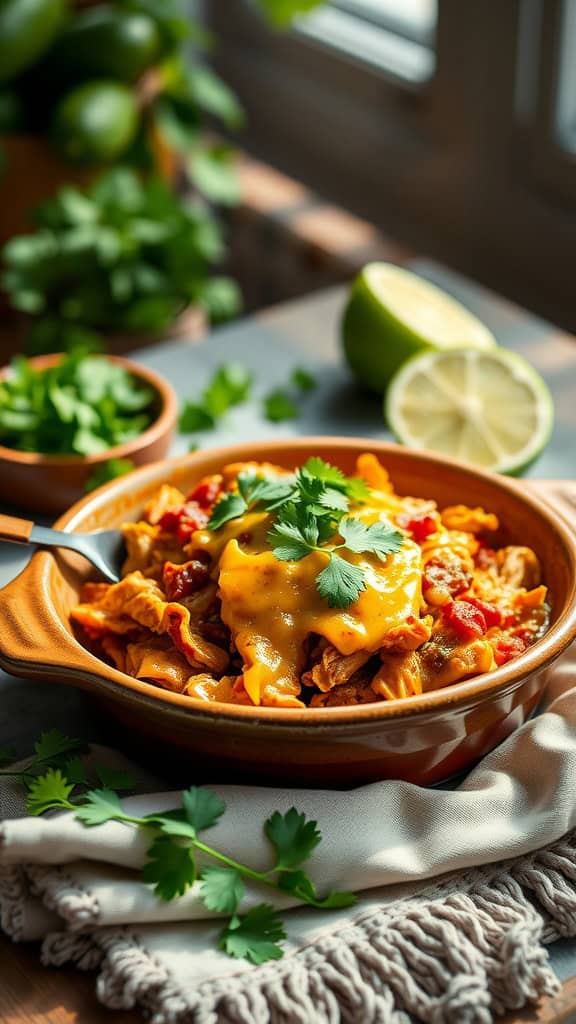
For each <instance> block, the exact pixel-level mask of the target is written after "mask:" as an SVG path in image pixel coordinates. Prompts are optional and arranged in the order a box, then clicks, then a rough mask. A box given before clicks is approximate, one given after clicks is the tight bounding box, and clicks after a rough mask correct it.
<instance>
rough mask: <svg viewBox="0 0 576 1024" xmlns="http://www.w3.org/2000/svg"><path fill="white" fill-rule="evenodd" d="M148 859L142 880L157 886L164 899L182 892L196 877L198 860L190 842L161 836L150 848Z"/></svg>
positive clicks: (156, 889) (181, 894) (155, 887)
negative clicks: (180, 841)
mask: <svg viewBox="0 0 576 1024" xmlns="http://www.w3.org/2000/svg"><path fill="white" fill-rule="evenodd" d="M147 856H148V860H147V861H146V864H145V865H144V867H143V868H142V881H143V882H147V883H149V884H150V885H153V886H154V892H155V893H156V895H157V896H158V897H159V899H161V900H173V899H175V898H176V897H177V896H183V895H184V893H185V892H186V890H187V889H189V888H190V886H191V885H193V884H194V882H195V881H196V862H195V860H194V853H193V851H192V849H191V847H189V846H181V845H180V844H179V843H177V842H174V840H172V839H170V838H168V837H167V836H159V837H158V838H157V839H155V840H154V842H153V843H152V846H151V847H150V849H149V850H148V852H147Z"/></svg>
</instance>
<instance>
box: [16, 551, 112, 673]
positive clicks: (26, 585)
mask: <svg viewBox="0 0 576 1024" xmlns="http://www.w3.org/2000/svg"><path fill="white" fill-rule="evenodd" d="M48 557H50V556H49V555H47V554H46V553H44V552H38V553H37V554H36V555H35V556H34V558H33V560H32V561H35V560H36V559H45V558H48ZM31 566H32V562H31V563H29V564H28V565H27V566H26V568H25V569H24V570H23V571H22V572H21V573H20V574H19V575H18V576H16V578H15V579H13V580H12V581H11V582H10V583H8V584H7V585H6V586H5V587H3V588H2V590H0V668H2V669H4V671H5V672H9V673H11V674H12V675H17V676H28V677H32V676H34V677H36V676H38V677H42V678H44V679H46V678H48V677H50V676H51V673H50V669H51V668H52V667H53V668H54V674H53V676H54V678H55V679H58V681H61V682H66V681H67V680H66V676H67V675H70V676H74V677H75V679H76V682H78V674H79V673H82V674H84V675H94V668H93V665H92V660H93V655H91V654H90V652H89V651H87V650H86V649H85V648H84V647H82V646H81V644H79V643H78V641H77V640H76V638H75V637H74V636H73V635H72V634H71V633H69V632H68V631H67V629H66V628H65V626H64V625H63V623H62V622H60V620H59V619H58V617H57V616H56V615H53V614H51V610H52V601H51V599H50V596H49V595H48V594H47V593H46V594H44V595H43V596H42V595H41V593H39V592H38V575H37V574H36V573H34V574H33V575H32V577H31V578H28V574H29V573H30V572H31ZM42 583H44V580H43V581H42ZM40 589H42V584H41V588H40ZM63 662H65V664H63Z"/></svg>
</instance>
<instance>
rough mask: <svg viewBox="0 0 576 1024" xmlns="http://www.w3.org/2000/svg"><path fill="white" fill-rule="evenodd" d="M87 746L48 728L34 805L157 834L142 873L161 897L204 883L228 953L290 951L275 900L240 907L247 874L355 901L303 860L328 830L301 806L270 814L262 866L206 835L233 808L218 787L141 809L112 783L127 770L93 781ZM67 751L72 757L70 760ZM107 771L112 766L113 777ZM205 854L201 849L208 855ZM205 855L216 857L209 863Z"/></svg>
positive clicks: (32, 786)
mask: <svg viewBox="0 0 576 1024" xmlns="http://www.w3.org/2000/svg"><path fill="white" fill-rule="evenodd" d="M80 749H82V744H80V743H79V741H77V740H70V739H69V738H68V737H65V736H62V735H61V734H60V733H57V731H56V730H53V731H52V732H51V733H45V734H43V736H42V737H41V739H40V741H39V743H38V744H37V745H36V755H35V758H34V759H33V761H32V766H34V769H33V770H36V769H37V768H40V766H41V764H42V763H44V764H48V765H49V766H48V767H47V768H46V769H45V770H44V771H43V772H41V773H40V774H36V775H34V774H32V775H31V776H30V777H22V781H23V782H24V783H25V784H26V785H27V788H28V799H27V808H28V811H29V813H30V814H32V815H40V814H43V813H45V812H46V811H52V810H67V811H73V812H74V814H75V817H76V819H77V820H78V821H80V822H81V823H82V824H83V825H85V826H86V827H87V828H93V827H96V826H98V825H102V824H104V823H105V822H107V821H119V822H122V823H124V824H125V825H127V826H131V827H136V828H138V829H141V830H143V831H144V832H145V834H147V835H148V836H149V838H150V845H149V847H148V850H147V860H146V863H145V864H144V867H143V869H142V874H141V877H142V881H143V882H145V883H146V884H148V885H151V886H152V887H153V889H154V892H155V894H156V896H157V897H158V898H159V899H162V900H173V899H177V898H178V897H180V896H183V895H184V894H185V893H186V892H187V891H188V889H189V888H190V887H191V886H192V885H194V884H195V883H197V884H198V895H199V897H200V899H201V900H202V902H203V903H204V905H205V907H206V908H207V910H209V911H211V912H213V913H218V914H222V915H224V917H225V918H226V920H225V922H224V925H223V928H222V930H221V932H220V934H219V937H218V946H219V948H220V949H222V950H223V951H224V952H225V953H227V954H228V955H229V956H231V957H237V958H243V959H246V960H249V961H250V962H251V963H253V964H260V963H264V962H265V961H267V960H277V959H279V958H280V957H282V955H283V950H282V947H281V945H280V943H281V942H282V940H283V939H284V938H285V937H286V933H285V929H284V924H283V921H282V918H281V916H280V914H279V913H278V912H277V911H276V910H275V909H274V907H272V906H271V905H270V904H268V903H259V904H257V905H256V906H253V907H252V908H251V909H250V910H248V911H247V912H245V913H243V912H241V905H242V901H243V900H244V897H245V894H246V885H245V883H246V881H251V882H256V883H258V884H259V885H260V886H264V887H266V888H268V889H271V890H274V891H276V892H281V893H284V894H286V893H289V894H290V895H291V896H293V897H294V898H295V899H297V900H298V901H299V902H301V903H304V904H307V905H309V906H311V907H316V908H319V909H323V910H327V909H337V908H341V907H348V906H351V905H352V904H353V903H354V902H355V900H356V897H355V895H354V894H353V893H351V892H340V891H333V890H331V891H330V892H328V893H326V894H324V895H321V894H320V893H318V891H317V889H316V886H315V884H314V882H313V880H312V879H311V878H310V876H309V875H308V874H307V872H306V871H305V870H304V867H303V865H304V864H305V862H306V861H307V860H308V859H309V858H310V857H311V855H312V854H313V852H314V850H315V849H316V847H317V846H318V844H319V843H320V842H321V839H322V836H321V833H320V830H319V828H318V824H317V822H316V821H312V820H310V819H307V818H306V817H305V815H304V814H301V813H300V812H299V811H297V810H296V808H295V807H291V808H290V809H289V810H288V811H286V812H284V813H282V812H280V811H274V813H273V814H271V815H270V817H269V818H267V819H266V821H265V822H264V826H263V830H264V836H265V837H266V839H267V841H268V843H269V845H270V848H271V853H272V866H271V867H270V868H269V869H268V870H267V871H258V870H256V869H255V868H252V867H250V865H248V864H243V863H240V862H239V861H237V860H235V859H233V858H232V857H230V856H228V854H226V853H225V852H224V851H223V850H221V849H219V848H217V847H216V846H213V845H210V844H209V843H207V842H206V841H205V839H204V833H205V832H207V831H208V830H209V829H211V828H213V827H214V826H215V825H217V824H218V822H219V821H220V819H221V818H222V816H223V815H224V813H225V811H226V804H225V802H224V801H223V800H222V798H221V797H220V796H219V795H218V794H217V793H215V792H214V791H213V790H211V789H208V788H207V787H204V786H191V787H190V788H189V789H187V790H185V791H184V792H183V793H182V804H181V806H180V807H176V808H174V809H172V810H168V811H163V812H161V813H154V814H148V815H145V816H144V817H137V816H134V815H131V814H128V813H127V812H125V811H124V809H123V807H122V804H121V802H120V798H119V796H118V793H117V792H116V789H115V788H112V783H116V788H121V786H122V784H123V783H125V782H126V781H127V780H126V778H125V777H124V773H117V772H116V773H115V772H114V771H113V770H111V769H103V768H102V769H98V774H99V776H100V778H101V781H102V784H103V785H102V788H94V789H91V788H87V772H86V770H85V769H84V766H83V763H82V761H81V760H80V759H79V758H78V757H75V758H72V759H70V757H69V755H70V753H72V752H75V751H76V752H77V751H78V750H80ZM65 757H68V761H67V762H65V763H64V762H63V758H65ZM27 771H28V770H27ZM106 772H108V773H109V774H108V784H106ZM13 774H20V775H22V773H13ZM130 781H131V780H130ZM198 855H200V856H201V857H202V861H201V863H199V860H198ZM206 860H208V861H209V863H207V864H206V863H205V861H206Z"/></svg>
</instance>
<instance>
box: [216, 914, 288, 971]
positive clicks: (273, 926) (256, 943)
mask: <svg viewBox="0 0 576 1024" xmlns="http://www.w3.org/2000/svg"><path fill="white" fill-rule="evenodd" d="M285 938H286V932H285V931H284V925H283V923H282V919H281V918H280V917H279V915H278V914H277V913H276V911H275V910H274V907H272V906H270V904H269V903H259V904H258V906H256V907H253V908H252V910H249V911H248V913H247V914H243V915H242V916H238V917H237V916H234V917H233V918H232V920H231V921H230V923H229V924H228V925H227V927H226V928H225V929H224V931H223V932H222V933H221V935H220V939H219V942H218V945H219V947H220V949H223V950H224V952H225V953H227V954H228V956H233V957H237V958H239V959H244V960H249V961H250V963H252V964H263V963H265V962H266V960H280V959H281V957H282V956H283V952H282V949H281V948H280V946H279V945H278V942H280V941H281V940H282V939H285Z"/></svg>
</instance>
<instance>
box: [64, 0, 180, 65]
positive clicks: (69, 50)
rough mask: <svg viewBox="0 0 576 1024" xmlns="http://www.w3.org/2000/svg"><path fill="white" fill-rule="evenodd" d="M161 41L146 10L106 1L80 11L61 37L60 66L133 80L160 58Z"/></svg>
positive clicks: (154, 23)
mask: <svg viewBox="0 0 576 1024" xmlns="http://www.w3.org/2000/svg"><path fill="white" fill-rule="evenodd" d="M161 49H162V40H161V37H160V32H159V30H158V26H157V25H156V22H155V21H154V20H153V19H152V18H151V17H149V16H148V15H147V14H145V13H140V12H138V11H122V10H118V9H116V8H113V7H110V6H108V5H106V4H103V5H102V6H98V7H92V8H89V9H88V10H85V11H80V12H79V13H78V14H76V15H75V17H74V18H73V19H72V20H71V21H70V22H69V23H68V26H67V27H66V29H65V31H64V32H63V33H62V36H61V37H60V39H59V40H58V43H57V45H56V48H55V56H56V57H57V62H58V64H59V66H60V67H63V68H68V70H70V71H71V72H76V71H78V72H81V73H82V74H83V77H84V78H89V77H90V76H91V75H103V76H108V75H109V76H110V77H111V78H117V79H119V80H120V81H122V82H134V81H136V79H137V78H140V76H141V75H142V74H143V72H144V71H145V70H146V68H149V67H150V66H151V65H152V64H154V62H155V61H156V60H157V59H158V58H159V56H160V53H161Z"/></svg>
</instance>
